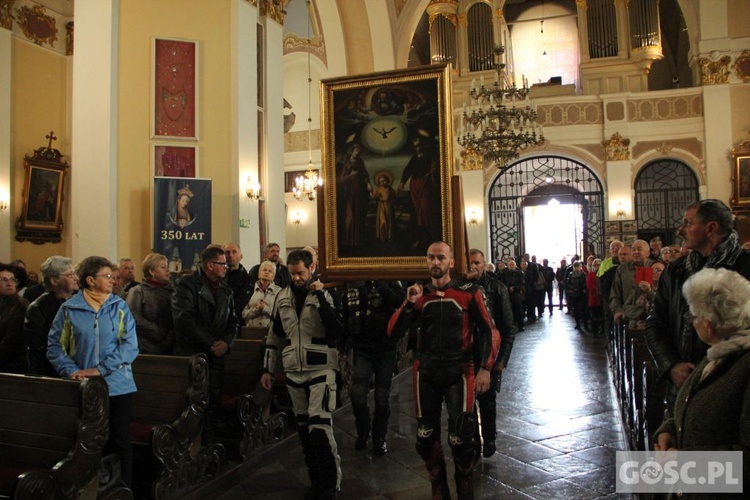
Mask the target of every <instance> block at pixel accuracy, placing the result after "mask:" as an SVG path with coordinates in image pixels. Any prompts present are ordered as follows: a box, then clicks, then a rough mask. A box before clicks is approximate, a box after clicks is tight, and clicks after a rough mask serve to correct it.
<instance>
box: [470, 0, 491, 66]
mask: <svg viewBox="0 0 750 500" xmlns="http://www.w3.org/2000/svg"><path fill="white" fill-rule="evenodd" d="M467 19H468V22H469V25H468V27H467V31H466V32H467V36H468V38H469V71H486V70H490V69H495V61H494V59H493V57H492V49H493V43H494V42H493V35H492V9H491V8H490V6H489V5H487V4H486V3H475V4H474V5H472V6H471V7H470V8H469V12H468V15H467Z"/></svg>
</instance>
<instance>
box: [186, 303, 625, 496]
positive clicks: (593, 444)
mask: <svg viewBox="0 0 750 500" xmlns="http://www.w3.org/2000/svg"><path fill="white" fill-rule="evenodd" d="M413 415H414V408H413V402H412V392H411V377H410V376H409V374H408V373H403V374H401V375H400V376H399V377H398V378H397V379H396V380H395V381H394V387H393V394H392V416H391V423H390V434H389V436H388V448H389V453H388V454H387V455H386V456H385V457H381V458H373V456H372V453H371V452H370V451H368V452H356V451H355V450H354V440H355V437H356V436H355V431H354V418H353V416H352V414H351V410H350V408H348V407H345V408H343V409H342V410H340V411H339V412H338V413H336V414H335V415H334V423H335V427H336V440H337V442H338V446H339V453H340V455H341V466H342V470H343V480H342V484H341V493H340V496H339V498H342V499H356V500H361V499H392V500H407V499H426V498H429V497H430V485H429V481H428V479H427V474H426V471H425V469H424V464H423V462H422V459H421V458H420V457H419V456H418V455H417V453H416V452H415V450H414V436H415V427H416V421H415V418H414V416H413ZM443 427H445V424H444V425H443ZM497 427H498V431H499V435H498V437H497V449H498V452H497V453H496V454H495V455H494V456H493V457H491V458H489V459H482V460H481V461H480V462H479V463H478V465H477V467H476V469H475V474H474V482H475V489H474V491H475V497H476V498H477V499H479V498H486V499H490V498H492V499H497V498H542V499H549V498H555V499H557V498H565V499H574V498H583V499H589V498H617V497H618V495H616V493H615V475H614V467H615V451H617V450H623V449H624V444H623V437H622V435H621V432H622V428H621V425H620V420H619V413H618V410H617V404H616V400H615V399H614V393H613V390H612V382H611V378H610V374H609V371H608V367H607V357H606V353H605V350H604V341H603V339H601V338H599V339H594V338H591V337H586V336H583V335H581V334H580V333H579V332H578V331H576V330H574V329H573V320H572V317H571V316H568V315H566V314H565V313H564V311H559V310H558V309H555V310H554V315H552V316H549V315H545V316H544V318H542V319H541V320H539V321H537V322H536V323H532V324H530V325H527V326H526V331H525V332H521V333H519V335H518V336H517V337H516V343H515V346H514V349H513V354H512V356H511V360H510V363H509V366H508V368H507V369H506V371H505V373H504V374H503V385H502V389H501V391H500V394H499V395H498V417H497ZM443 442H444V443H446V442H447V440H446V439H445V438H444V439H443ZM446 457H447V459H448V460H449V462H450V450H449V448H448V447H447V446H446ZM451 469H452V464H451V463H449V471H448V477H449V478H452V477H453V473H452V470H451ZM308 487H309V481H308V478H307V471H306V468H305V464H304V460H303V457H302V452H301V448H300V446H299V444H298V441H297V437H296V435H293V436H291V437H290V438H288V439H287V440H286V441H284V442H282V443H281V444H279V445H277V446H276V447H275V448H274V449H273V450H271V451H270V452H269V453H266V454H265V455H264V456H263V457H262V459H261V460H260V462H259V463H256V464H253V465H245V466H242V467H239V468H237V469H235V470H234V471H232V472H230V473H229V474H227V475H226V476H224V477H223V478H221V479H219V480H217V481H215V482H214V484H212V485H209V487H206V488H203V489H201V490H200V491H199V492H198V493H197V494H196V495H195V497H196V498H198V497H200V498H207V497H209V496H210V497H211V498H220V499H222V500H229V499H241V498H251V499H257V500H264V499H269V500H270V499H274V500H277V499H301V498H302V497H303V496H304V493H305V491H306V490H307V488H308ZM451 488H452V489H453V488H454V485H453V484H452V481H451ZM453 491H454V492H455V490H453Z"/></svg>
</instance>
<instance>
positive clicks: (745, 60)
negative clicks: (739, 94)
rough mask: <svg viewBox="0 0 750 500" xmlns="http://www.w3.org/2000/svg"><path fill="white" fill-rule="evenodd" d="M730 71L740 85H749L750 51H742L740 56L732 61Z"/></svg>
mask: <svg viewBox="0 0 750 500" xmlns="http://www.w3.org/2000/svg"><path fill="white" fill-rule="evenodd" d="M732 69H733V70H734V74H735V75H737V78H739V79H740V80H742V83H750V50H743V51H742V54H740V55H739V57H738V58H737V59H735V60H734V64H732Z"/></svg>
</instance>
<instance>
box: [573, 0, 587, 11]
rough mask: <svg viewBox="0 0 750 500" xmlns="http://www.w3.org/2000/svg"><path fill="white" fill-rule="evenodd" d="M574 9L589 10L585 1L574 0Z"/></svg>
mask: <svg viewBox="0 0 750 500" xmlns="http://www.w3.org/2000/svg"><path fill="white" fill-rule="evenodd" d="M576 7H578V8H579V9H581V10H589V3H588V1H587V0H576Z"/></svg>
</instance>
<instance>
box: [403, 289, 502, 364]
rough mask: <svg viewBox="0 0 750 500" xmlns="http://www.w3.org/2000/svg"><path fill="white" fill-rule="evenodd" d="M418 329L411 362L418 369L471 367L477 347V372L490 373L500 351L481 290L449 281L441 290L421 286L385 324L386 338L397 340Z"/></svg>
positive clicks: (498, 339) (496, 333) (492, 322)
mask: <svg viewBox="0 0 750 500" xmlns="http://www.w3.org/2000/svg"><path fill="white" fill-rule="evenodd" d="M412 326H417V327H419V337H418V339H417V347H416V350H415V359H416V360H418V361H419V362H420V366H427V365H431V366H432V367H435V368H439V367H440V366H445V365H458V364H463V363H472V362H473V355H472V349H473V346H474V343H477V344H478V353H479V358H478V359H479V360H480V364H479V366H480V368H485V369H486V370H488V371H492V367H493V366H494V364H495V358H496V357H497V353H498V350H499V347H500V332H498V331H497V328H496V327H495V323H494V321H493V320H492V316H491V315H490V313H489V312H488V309H487V305H486V301H485V297H484V292H483V290H482V288H481V287H480V286H478V285H476V284H473V283H464V282H461V281H458V280H455V279H453V280H451V281H450V282H449V283H448V284H447V285H445V286H444V287H443V288H440V289H435V288H433V287H431V286H429V285H428V286H425V288H424V292H423V295H422V296H421V297H420V298H419V299H418V300H417V301H416V302H415V303H414V304H412V303H411V302H409V301H408V300H406V301H404V303H403V304H402V305H401V307H400V308H399V309H398V310H397V311H396V312H395V313H393V316H391V320H390V321H389V322H388V335H390V336H392V337H394V338H395V339H399V338H401V337H402V336H403V335H404V334H406V332H407V331H408V330H409V328H411V327H412Z"/></svg>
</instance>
